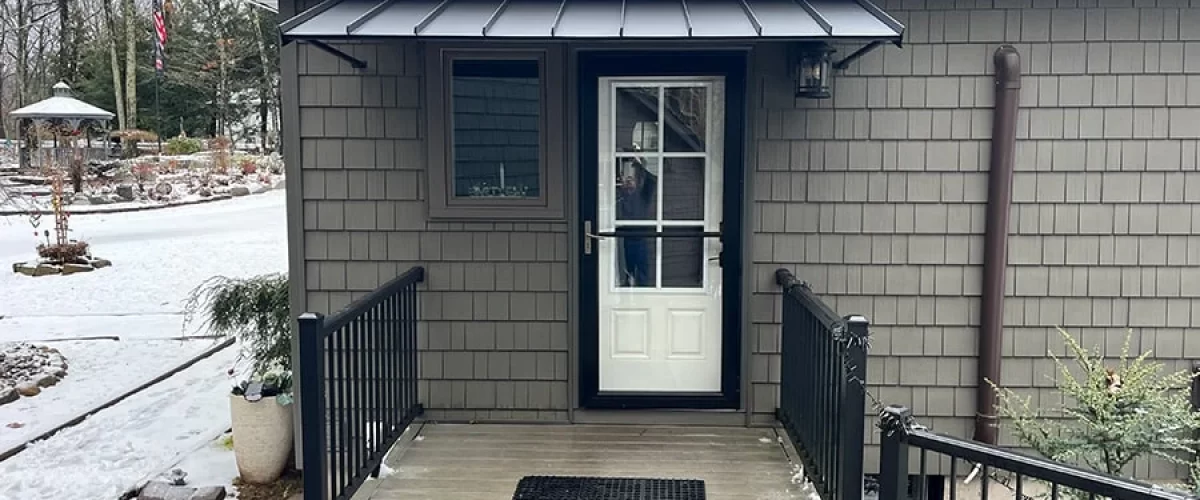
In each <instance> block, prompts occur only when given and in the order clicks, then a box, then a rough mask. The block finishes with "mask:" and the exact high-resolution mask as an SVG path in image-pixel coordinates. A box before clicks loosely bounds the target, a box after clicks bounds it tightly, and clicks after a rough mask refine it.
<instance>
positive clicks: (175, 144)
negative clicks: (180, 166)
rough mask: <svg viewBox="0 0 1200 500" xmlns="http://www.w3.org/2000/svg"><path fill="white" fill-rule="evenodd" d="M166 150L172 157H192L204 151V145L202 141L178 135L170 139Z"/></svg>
mask: <svg viewBox="0 0 1200 500" xmlns="http://www.w3.org/2000/svg"><path fill="white" fill-rule="evenodd" d="M165 148H166V153H167V154H169V155H171V156H182V155H190V154H194V153H199V152H200V150H202V149H204V143H202V142H200V139H193V138H191V137H188V136H185V135H178V136H175V137H172V138H170V139H168V140H167V144H166V146H165Z"/></svg>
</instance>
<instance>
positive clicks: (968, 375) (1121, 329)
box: [752, 0, 1200, 477]
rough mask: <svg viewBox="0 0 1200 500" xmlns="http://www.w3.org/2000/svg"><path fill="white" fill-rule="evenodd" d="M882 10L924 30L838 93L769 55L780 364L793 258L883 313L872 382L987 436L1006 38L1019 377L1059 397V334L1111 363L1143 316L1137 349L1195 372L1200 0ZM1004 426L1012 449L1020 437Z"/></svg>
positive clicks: (765, 221) (948, 426) (1012, 362)
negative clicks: (986, 262)
mask: <svg viewBox="0 0 1200 500" xmlns="http://www.w3.org/2000/svg"><path fill="white" fill-rule="evenodd" d="M884 3H885V4H886V5H884V8H885V9H886V10H887V11H888V12H890V13H893V14H894V15H895V16H896V17H897V18H898V19H900V20H901V22H904V23H906V24H907V26H908V31H907V33H906V40H905V42H906V44H905V48H904V49H896V48H892V47H887V48H882V49H880V50H876V51H874V52H871V53H870V54H868V55H867V56H866V57H863V58H862V59H860V60H858V61H857V62H855V63H854V64H852V65H851V66H850V68H849V69H847V70H846V71H844V72H841V73H839V74H838V75H836V77H835V78H834V79H833V82H834V89H833V98H832V99H831V100H829V101H806V100H796V99H793V98H792V96H791V93H790V89H791V87H790V86H791V83H792V82H791V79H790V77H789V76H788V75H786V74H784V73H783V71H782V69H783V68H786V67H787V65H786V64H785V59H784V58H785V57H786V52H785V51H784V50H783V48H782V47H771V46H766V47H761V50H758V51H756V55H755V57H756V61H755V68H756V71H755V74H756V75H757V81H756V82H755V85H759V86H760V88H761V89H763V93H762V99H761V100H760V102H756V103H754V111H753V114H754V115H756V121H755V128H754V130H755V142H756V144H755V151H756V152H757V159H756V165H755V202H754V206H753V210H754V231H755V233H756V234H755V238H754V246H755V248H754V252H753V262H754V263H753V266H754V273H755V275H756V276H757V277H759V280H758V285H757V287H756V290H755V295H754V298H753V301H754V305H755V307H753V308H752V320H753V322H754V323H755V333H756V334H757V337H758V340H759V342H758V343H757V345H756V348H755V357H756V358H764V359H766V360H768V361H767V362H766V363H767V364H777V363H778V360H777V358H778V339H777V329H776V322H777V321H778V319H779V307H778V304H777V300H778V296H777V295H776V293H777V292H776V287H775V286H774V285H773V284H772V283H771V282H770V276H771V272H772V271H773V270H774V269H775V268H777V267H779V266H785V267H790V268H793V269H794V270H795V271H796V274H797V276H798V277H800V279H803V280H806V281H809V282H810V283H812V285H813V287H814V289H815V290H816V291H817V292H818V293H819V294H820V295H822V296H824V297H825V299H826V300H827V301H829V302H830V303H831V305H833V307H834V308H835V309H836V310H838V311H839V312H841V313H863V314H866V315H867V316H868V317H870V319H871V320H872V324H873V328H872V330H873V331H872V333H873V334H874V342H873V344H872V350H871V362H870V366H869V370H870V371H869V374H870V385H871V389H870V390H871V392H872V393H873V394H874V395H876V396H877V397H879V398H880V399H882V400H883V401H885V402H887V403H900V404H907V405H910V406H911V407H912V408H913V410H914V412H915V414H916V415H918V417H919V418H920V420H922V421H923V422H926V423H930V424H932V425H933V427H934V428H935V429H936V430H939V431H942V432H948V433H950V434H954V435H958V436H963V437H969V436H970V434H971V432H970V430H971V426H972V417H973V415H974V411H975V409H974V404H975V400H974V390H973V389H972V387H973V386H974V385H975V383H976V377H977V374H976V361H975V356H976V352H977V351H976V349H977V346H976V343H977V339H976V336H977V335H978V329H977V325H978V323H979V295H980V280H981V271H982V255H983V252H982V250H983V246H982V245H983V222H984V207H985V203H986V189H987V170H988V156H989V154H990V153H989V150H990V143H989V141H988V138H989V136H990V128H991V115H992V112H991V109H990V106H991V105H992V100H993V90H992V84H991V77H990V76H989V75H990V72H991V65H992V54H993V51H994V50H995V48H996V47H997V46H998V44H999V43H1000V42H1009V43H1013V44H1014V45H1015V46H1016V48H1017V49H1018V50H1019V51H1020V53H1021V57H1022V67H1023V72H1024V74H1025V76H1024V80H1023V86H1022V89H1021V106H1022V108H1021V111H1020V117H1019V120H1018V129H1017V137H1018V145H1017V152H1016V170H1017V172H1016V174H1015V178H1014V180H1013V183H1014V185H1013V207H1012V216H1011V227H1010V233H1011V235H1012V236H1011V237H1010V241H1009V268H1008V272H1007V277H1008V279H1007V283H1006V284H1007V294H1008V295H1009V297H1008V299H1007V300H1006V303H1005V311H1004V323H1005V339H1004V345H1003V354H1004V366H1003V371H1002V374H1001V379H1002V382H1003V384H1004V385H1006V386H1011V387H1014V388H1017V389H1018V390H1019V392H1021V393H1023V394H1027V395H1030V396H1033V397H1034V403H1035V404H1037V403H1038V402H1039V401H1041V402H1045V403H1047V404H1048V403H1050V402H1051V400H1052V398H1055V397H1056V392H1055V390H1054V389H1053V382H1052V381H1051V380H1050V379H1047V376H1050V377H1053V376H1054V371H1055V370H1054V365H1053V362H1052V361H1051V360H1049V359H1048V358H1047V356H1046V352H1047V350H1051V351H1054V352H1056V353H1057V354H1065V349H1064V348H1063V346H1062V342H1061V341H1060V339H1059V336H1058V333H1056V331H1055V327H1056V326H1062V327H1064V328H1066V329H1068V330H1069V331H1070V332H1071V333H1073V334H1075V335H1077V336H1081V337H1082V339H1083V341H1084V343H1085V345H1088V346H1095V347H1098V348H1101V349H1103V350H1104V351H1105V352H1106V353H1107V354H1109V355H1117V354H1119V349H1120V346H1121V342H1122V340H1123V339H1124V335H1125V331H1126V330H1125V329H1126V328H1127V327H1132V328H1134V341H1133V348H1134V349H1135V350H1139V349H1153V350H1154V351H1155V356H1156V357H1157V358H1158V359H1160V360H1162V361H1164V362H1166V363H1167V368H1168V369H1183V368H1186V367H1187V362H1186V361H1183V360H1184V359H1185V358H1189V357H1192V356H1194V355H1195V354H1196V353H1198V352H1200V342H1190V341H1188V336H1187V335H1186V334H1185V332H1187V331H1188V330H1189V329H1190V328H1193V327H1195V326H1198V325H1200V286H1198V285H1196V283H1195V282H1197V281H1200V275H1197V274H1196V273H1194V272H1192V269H1191V266H1195V265H1197V264H1198V263H1200V232H1198V231H1197V229H1200V220H1197V217H1200V213H1197V210H1196V209H1195V207H1194V206H1193V205H1194V204H1195V203H1196V201H1197V200H1198V199H1200V172H1198V171H1197V170H1196V168H1197V142H1196V141H1195V140H1194V139H1195V138H1196V137H1198V136H1200V107H1197V105H1200V92H1193V90H1195V89H1194V88H1196V87H1197V86H1200V80H1197V79H1196V77H1194V76H1189V75H1187V74H1185V73H1188V72H1192V73H1194V72H1197V71H1200V29H1195V28H1193V27H1192V24H1194V23H1192V24H1189V23H1188V22H1186V21H1185V20H1186V19H1197V18H1200V16H1198V15H1197V12H1200V9H1197V8H1196V7H1189V6H1188V3H1187V2H1158V3H1157V4H1156V3H1155V2H1153V1H1148V2H1142V1H1138V2H1129V1H1125V2H1120V1H1118V2H1103V6H1099V5H1098V4H1096V2H1086V1H1085V2H1073V1H1072V2H1057V3H1055V2H1042V1H1034V2H1029V1H1012V2H999V1H997V2H992V1H972V2H963V1H957V2H954V1H919V0H918V1H910V0H906V1H903V2H900V1H890V2H884ZM854 48H855V47H842V49H843V50H841V52H842V53H846V52H849V51H852V50H853V49H854ZM1192 188H1197V189H1192ZM763 363H764V362H762V361H757V360H756V362H755V364H756V365H758V364H763ZM772 377H777V373H774V372H772V373H766V374H765V376H763V377H758V378H756V379H755V380H754V381H753V382H754V392H755V396H756V397H755V398H753V401H754V403H755V407H754V411H755V412H758V413H768V412H771V411H774V404H775V392H776V390H777V385H776V382H777V379H776V378H772ZM761 393H768V394H769V396H760V394H761ZM868 421H869V419H868ZM868 432H869V433H870V435H871V437H870V438H869V440H870V441H871V442H873V443H874V442H877V441H878V436H877V435H876V432H875V431H874V430H872V429H870V428H868ZM1002 440H1003V442H1005V443H1009V444H1012V443H1014V441H1013V438H1012V436H1011V435H1010V433H1009V432H1007V431H1006V432H1003V435H1002ZM874 460H875V458H874V457H872V460H871V461H872V462H873V461H874ZM873 467H875V464H874V463H872V464H869V466H868V469H871V468H873ZM1138 468H1139V471H1138V472H1139V474H1141V475H1146V476H1151V477H1166V476H1174V475H1175V473H1176V471H1174V470H1172V469H1171V468H1170V467H1167V466H1163V465H1162V464H1158V463H1155V464H1154V465H1153V466H1152V467H1151V466H1148V465H1147V464H1144V463H1143V464H1139V465H1138Z"/></svg>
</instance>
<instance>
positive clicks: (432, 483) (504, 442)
mask: <svg viewBox="0 0 1200 500" xmlns="http://www.w3.org/2000/svg"><path fill="white" fill-rule="evenodd" d="M414 428H415V431H413V430H410V433H411V434H413V435H415V437H414V438H411V442H402V443H401V444H400V446H401V448H399V449H397V450H396V451H394V452H393V453H392V455H391V456H390V457H389V461H388V466H389V467H390V468H392V469H394V472H393V473H392V474H391V475H389V476H386V477H385V478H382V480H380V481H378V482H375V481H372V483H375V484H370V485H368V487H366V488H364V490H363V491H360V493H359V495H356V496H355V500H360V499H375V500H415V499H422V500H442V499H445V500H509V499H511V498H512V495H513V492H514V490H515V489H516V485H517V482H518V481H519V480H520V479H521V478H522V477H524V476H527V475H562V476H571V475H575V476H579V475H583V476H610V477H659V478H679V479H702V480H704V482H705V487H706V491H707V493H708V498H709V499H712V500H717V499H729V500H784V499H793V498H795V499H804V500H807V499H808V495H807V494H806V493H804V492H803V487H802V486H800V485H799V484H795V483H793V478H794V477H799V476H798V475H797V472H798V469H796V468H794V467H793V465H792V462H791V460H789V457H794V452H792V451H791V448H790V445H787V444H786V442H787V440H786V437H785V438H784V439H782V440H780V439H779V436H781V435H782V431H778V432H779V434H777V432H776V430H775V429H769V428H737V427H681V426H632V425H628V426H620V425H498V424H477V425H469V424H420V423H418V424H414ZM406 434H408V433H406ZM405 439H410V438H409V436H406V437H405Z"/></svg>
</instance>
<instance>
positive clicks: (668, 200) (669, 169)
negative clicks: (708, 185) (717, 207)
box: [663, 158, 705, 220]
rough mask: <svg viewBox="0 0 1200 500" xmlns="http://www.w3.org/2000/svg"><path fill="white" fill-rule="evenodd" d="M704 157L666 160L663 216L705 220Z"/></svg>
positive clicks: (664, 160) (664, 217)
mask: <svg viewBox="0 0 1200 500" xmlns="http://www.w3.org/2000/svg"><path fill="white" fill-rule="evenodd" d="M704 163H705V160H704V158H664V159H663V219H666V220H704Z"/></svg>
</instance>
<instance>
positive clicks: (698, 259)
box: [662, 227, 706, 288]
mask: <svg viewBox="0 0 1200 500" xmlns="http://www.w3.org/2000/svg"><path fill="white" fill-rule="evenodd" d="M703 232H704V228H703V227H666V228H663V233H665V234H683V235H688V237H684V238H670V237H664V238H663V239H662V286H663V288H703V287H704V264H705V262H706V258H705V256H704V238H700V237H698V236H700V233H703Z"/></svg>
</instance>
